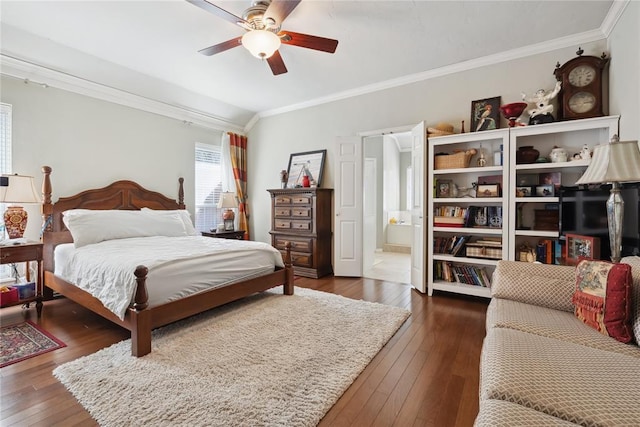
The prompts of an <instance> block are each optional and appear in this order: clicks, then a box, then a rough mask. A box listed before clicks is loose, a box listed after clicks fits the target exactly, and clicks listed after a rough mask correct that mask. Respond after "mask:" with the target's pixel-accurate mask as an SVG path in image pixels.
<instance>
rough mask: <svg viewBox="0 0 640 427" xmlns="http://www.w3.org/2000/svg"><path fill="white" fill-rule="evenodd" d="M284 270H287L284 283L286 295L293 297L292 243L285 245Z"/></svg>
mask: <svg viewBox="0 0 640 427" xmlns="http://www.w3.org/2000/svg"><path fill="white" fill-rule="evenodd" d="M284 247H285V254H284V270H285V282H284V294H285V295H293V264H292V263H291V242H287V243H285V245H284Z"/></svg>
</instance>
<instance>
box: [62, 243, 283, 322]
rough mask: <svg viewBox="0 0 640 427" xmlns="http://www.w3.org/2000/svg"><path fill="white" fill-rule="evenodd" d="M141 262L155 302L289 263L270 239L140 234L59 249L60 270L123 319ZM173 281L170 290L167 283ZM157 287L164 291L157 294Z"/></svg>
mask: <svg viewBox="0 0 640 427" xmlns="http://www.w3.org/2000/svg"><path fill="white" fill-rule="evenodd" d="M138 265H144V266H146V267H147V268H149V274H148V275H147V289H148V291H149V303H150V305H154V304H157V303H162V302H165V301H168V300H172V299H177V298H180V297H183V296H185V295H189V294H192V293H195V292H199V291H201V290H204V289H211V288H212V287H218V286H222V285H225V284H229V283H233V282H237V281H241V280H244V279H246V278H248V277H252V276H256V275H260V274H265V273H266V272H269V271H273V269H274V268H275V266H279V267H282V266H283V265H284V264H283V262H282V257H281V255H280V252H278V251H277V250H276V249H274V248H273V247H272V246H270V245H268V244H266V243H262V242H251V241H244V240H226V239H213V238H209V237H202V236H185V237H164V236H155V237H136V238H129V239H117V240H108V241H104V242H100V243H95V244H91V245H86V246H82V247H80V248H74V247H73V245H72V244H70V245H60V246H58V247H57V248H56V253H55V274H56V275H58V276H60V277H61V278H63V279H64V280H66V281H68V282H70V283H74V284H75V285H76V286H78V287H80V288H82V289H83V290H85V291H87V292H89V293H90V294H91V295H93V296H94V297H96V298H98V299H99V300H100V301H101V302H102V304H103V305H104V306H105V307H106V308H108V309H109V310H111V311H112V312H113V313H115V314H116V315H117V316H118V317H120V318H121V319H124V315H125V313H126V310H127V308H128V307H129V304H130V303H131V301H132V300H133V297H134V294H135V289H136V281H135V276H134V274H133V272H134V271H135V269H136V267H137V266H138ZM163 283H164V284H163ZM168 284H171V286H172V289H171V290H170V291H169V290H167V289H165V288H166V287H167V285H168ZM176 286H177V287H176ZM154 290H156V291H158V292H157V293H159V294H160V295H155V296H154Z"/></svg>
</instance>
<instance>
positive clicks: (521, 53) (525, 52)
mask: <svg viewBox="0 0 640 427" xmlns="http://www.w3.org/2000/svg"><path fill="white" fill-rule="evenodd" d="M618 3H625V4H624V5H619V4H618ZM626 3H627V2H626V1H625V2H621V1H616V2H614V5H612V7H611V9H610V10H609V13H608V14H607V18H608V19H605V21H606V22H607V25H611V24H609V22H612V24H613V25H615V21H617V19H618V18H619V16H620V15H621V14H622V11H623V10H624V7H625V6H626ZM613 9H615V11H614V12H613V13H612V10H613ZM612 15H613V16H615V21H613V19H614V18H613V17H611V16H612ZM603 26H604V23H603ZM607 28H608V27H607ZM609 31H610V29H609ZM603 39H606V36H605V35H604V33H603V30H602V27H601V28H599V29H597V30H591V31H586V32H583V33H578V34H573V35H571V36H567V37H561V38H557V39H554V40H549V41H545V42H541V43H536V44H532V45H529V46H526V47H522V48H518V49H512V50H508V51H504V52H499V53H496V54H493V55H488V56H484V57H482V58H475V59H471V60H468V61H464V62H459V63H457V64H452V65H447V66H444V67H440V68H436V69H433V70H429V71H425V72H421V73H416V74H410V75H407V76H403V77H400V78H397V79H392V80H387V81H384V82H380V83H374V84H371V85H367V86H361V87H359V88H355V89H351V90H347V91H344V92H338V93H335V94H332V95H329V96H325V97H321V98H316V99H312V100H309V101H305V102H301V103H298V104H292V105H288V106H286V107H281V108H276V109H273V110H266V111H261V112H259V113H257V114H255V115H254V116H253V117H252V118H251V120H249V122H248V123H247V125H246V126H245V128H244V131H245V132H249V131H250V130H251V128H252V127H253V126H254V125H255V124H256V123H257V122H258V120H260V119H262V118H264V117H269V116H275V115H278V114H283V113H288V112H291V111H296V110H302V109H304V108H309V107H314V106H317V105H322V104H327V103H330V102H335V101H340V100H342V99H347V98H352V97H355V96H360V95H366V94H369V93H373V92H378V91H381V90H385V89H391V88H394V87H399V86H404V85H408V84H411V83H416V82H421V81H424V80H429V79H434V78H438V77H442V76H446V75H449V74H454V73H459V72H461V71H469V70H473V69H476V68H480V67H486V66H489V65H494V64H499V63H502V62H506V61H512V60H515V59H520V58H524V57H527V56H532V55H537V54H541V53H546V52H551V51H554V50H557V49H564V48H567V47H573V46H579V45H580V44H583V43H590V42H594V41H598V40H603Z"/></svg>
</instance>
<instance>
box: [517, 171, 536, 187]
mask: <svg viewBox="0 0 640 427" xmlns="http://www.w3.org/2000/svg"><path fill="white" fill-rule="evenodd" d="M538 178H539V176H538V175H537V174H531V173H523V174H518V176H517V178H516V180H517V182H516V185H517V186H518V187H526V186H533V185H538Z"/></svg>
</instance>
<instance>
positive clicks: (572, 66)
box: [553, 48, 609, 120]
mask: <svg viewBox="0 0 640 427" xmlns="http://www.w3.org/2000/svg"><path fill="white" fill-rule="evenodd" d="M583 53H584V51H583V50H582V48H578V51H577V52H576V54H577V55H578V56H577V57H576V58H573V59H571V60H569V61H567V62H566V63H565V64H564V65H562V66H560V63H559V62H558V63H557V64H556V68H555V70H554V72H553V74H554V75H555V76H556V80H558V81H559V82H562V89H561V90H560V93H559V94H558V104H559V106H558V116H559V117H558V119H559V120H574V119H586V118H589V117H600V116H604V105H603V100H602V89H603V84H604V81H603V77H602V74H603V71H604V69H605V67H606V66H607V64H608V63H609V58H608V57H607V55H606V54H605V53H603V54H602V56H600V57H597V56H582V54H583Z"/></svg>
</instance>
